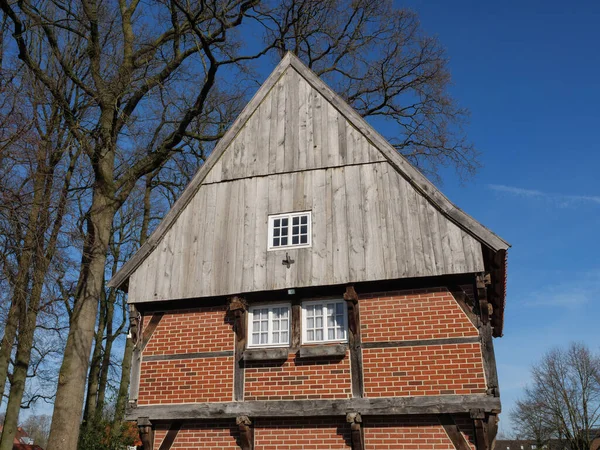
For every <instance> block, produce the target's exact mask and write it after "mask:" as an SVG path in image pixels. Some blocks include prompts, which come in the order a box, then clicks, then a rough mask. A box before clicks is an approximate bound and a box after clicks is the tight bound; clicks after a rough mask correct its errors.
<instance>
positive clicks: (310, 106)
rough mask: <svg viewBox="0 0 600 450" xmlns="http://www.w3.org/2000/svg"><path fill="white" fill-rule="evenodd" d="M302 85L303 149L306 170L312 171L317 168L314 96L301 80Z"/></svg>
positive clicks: (311, 90)
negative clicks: (304, 131)
mask: <svg viewBox="0 0 600 450" xmlns="http://www.w3.org/2000/svg"><path fill="white" fill-rule="evenodd" d="M302 83H303V84H305V85H306V94H305V95H306V144H305V146H304V149H305V151H306V168H307V169H314V168H316V167H317V163H316V162H315V148H314V147H315V146H314V133H315V124H314V120H313V117H314V114H315V96H314V94H313V89H312V87H311V86H310V85H309V84H308V83H306V81H305V80H304V79H302Z"/></svg>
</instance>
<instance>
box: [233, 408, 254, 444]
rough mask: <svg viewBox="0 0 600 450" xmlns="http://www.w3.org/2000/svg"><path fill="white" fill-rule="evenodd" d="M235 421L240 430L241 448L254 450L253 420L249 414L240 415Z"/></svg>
mask: <svg viewBox="0 0 600 450" xmlns="http://www.w3.org/2000/svg"><path fill="white" fill-rule="evenodd" d="M235 423H236V424H237V426H238V429H239V431H240V448H241V449H242V450H253V449H254V429H253V428H252V427H251V425H252V421H251V420H250V418H249V417H248V416H238V417H236V419H235Z"/></svg>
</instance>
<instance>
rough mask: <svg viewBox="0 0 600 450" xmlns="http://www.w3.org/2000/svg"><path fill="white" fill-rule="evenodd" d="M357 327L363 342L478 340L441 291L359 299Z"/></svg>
mask: <svg viewBox="0 0 600 450" xmlns="http://www.w3.org/2000/svg"><path fill="white" fill-rule="evenodd" d="M360 323H361V337H362V341H363V342H386V341H406V340H420V339H442V338H452V337H468V336H478V332H477V328H475V326H474V325H473V324H472V323H471V321H470V320H469V318H468V317H467V315H466V314H465V313H464V312H463V310H462V309H461V307H460V306H459V305H458V303H457V302H456V300H454V297H453V296H452V294H451V293H450V292H449V291H448V290H447V289H445V288H434V289H422V290H413V291H402V292H389V293H385V294H378V295H370V296H361V297H360Z"/></svg>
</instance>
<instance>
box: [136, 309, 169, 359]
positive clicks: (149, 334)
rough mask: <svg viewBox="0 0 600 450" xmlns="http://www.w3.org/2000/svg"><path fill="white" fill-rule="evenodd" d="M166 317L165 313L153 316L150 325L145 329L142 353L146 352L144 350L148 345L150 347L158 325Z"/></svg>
mask: <svg viewBox="0 0 600 450" xmlns="http://www.w3.org/2000/svg"><path fill="white" fill-rule="evenodd" d="M164 315H165V313H163V312H157V313H154V314H152V318H151V319H150V322H148V325H146V328H144V334H143V336H142V346H141V350H142V351H143V350H144V348H146V345H148V342H149V341H150V338H152V335H153V334H154V331H156V328H157V327H158V324H159V323H160V321H161V319H162V318H163V316H164Z"/></svg>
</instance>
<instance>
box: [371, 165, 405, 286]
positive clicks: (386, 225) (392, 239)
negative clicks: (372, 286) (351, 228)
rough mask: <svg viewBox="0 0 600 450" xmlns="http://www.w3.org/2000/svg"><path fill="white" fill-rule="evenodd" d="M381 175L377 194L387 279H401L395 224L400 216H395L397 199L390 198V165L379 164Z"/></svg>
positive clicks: (378, 177)
mask: <svg viewBox="0 0 600 450" xmlns="http://www.w3.org/2000/svg"><path fill="white" fill-rule="evenodd" d="M376 166H377V167H378V169H379V175H378V176H377V177H376V181H377V193H378V195H379V201H380V204H379V222H380V224H381V238H382V240H383V246H382V249H383V259H384V261H385V275H386V278H389V279H392V278H399V277H400V276H401V274H400V270H398V259H397V258H398V255H397V254H396V233H395V230H394V222H397V221H398V216H396V215H394V210H393V203H394V202H395V201H396V199H394V198H392V197H391V196H390V192H391V188H390V185H389V183H388V180H389V170H388V169H389V165H388V164H385V163H384V164H377V165H376Z"/></svg>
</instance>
